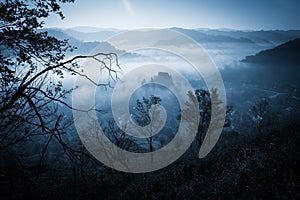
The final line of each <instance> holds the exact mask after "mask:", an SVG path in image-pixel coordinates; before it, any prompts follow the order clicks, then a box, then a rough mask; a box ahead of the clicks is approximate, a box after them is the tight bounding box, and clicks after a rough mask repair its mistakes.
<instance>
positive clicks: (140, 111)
mask: <svg viewBox="0 0 300 200" xmlns="http://www.w3.org/2000/svg"><path fill="white" fill-rule="evenodd" d="M161 101H162V100H161V98H159V97H157V96H154V95H151V96H150V98H149V99H148V98H145V97H143V101H140V100H137V101H136V106H135V107H134V112H133V114H132V115H131V118H132V119H133V121H134V122H135V123H136V124H137V125H139V126H143V127H144V126H147V125H149V124H150V122H151V119H150V115H149V111H150V108H151V106H155V105H159V104H160V102H161ZM153 117H155V116H153ZM147 141H148V143H149V150H150V152H153V137H149V138H147Z"/></svg>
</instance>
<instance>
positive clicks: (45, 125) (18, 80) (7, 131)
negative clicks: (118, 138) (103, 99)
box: [0, 0, 118, 164]
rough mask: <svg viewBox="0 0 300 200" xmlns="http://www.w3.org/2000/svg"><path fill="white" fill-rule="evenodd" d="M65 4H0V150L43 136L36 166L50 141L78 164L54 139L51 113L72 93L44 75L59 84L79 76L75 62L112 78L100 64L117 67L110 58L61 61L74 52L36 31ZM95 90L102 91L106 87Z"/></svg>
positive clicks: (57, 130)
mask: <svg viewBox="0 0 300 200" xmlns="http://www.w3.org/2000/svg"><path fill="white" fill-rule="evenodd" d="M71 2H74V0H44V1H40V0H14V1H13V0H5V1H1V2H0V85H1V88H0V150H4V149H5V151H9V147H11V146H14V145H16V144H17V143H20V142H22V141H26V140H27V139H28V138H29V137H31V136H35V135H36V136H37V135H49V137H48V138H47V142H46V145H45V146H44V147H43V150H42V155H41V161H42V159H43V157H44V155H45V152H46V150H47V148H48V146H49V143H50V141H51V140H52V139H54V138H55V139H56V140H57V141H58V142H59V143H60V144H61V145H62V147H63V149H64V150H65V151H66V153H67V154H68V156H69V157H71V158H74V159H77V160H79V161H80V158H79V157H77V156H76V153H77V151H73V149H72V148H70V147H69V146H68V145H67V144H66V143H65V142H64V141H63V139H62V137H61V136H60V134H61V131H62V129H64V126H62V124H63V122H62V119H63V117H62V115H61V114H60V112H59V111H58V107H57V106H58V104H62V105H65V106H67V107H68V108H72V107H71V106H70V105H69V104H67V103H66V102H64V98H65V97H66V95H67V94H69V93H70V92H71V91H72V90H73V89H74V88H73V89H70V90H66V89H64V87H63V84H62V81H54V80H56V79H54V78H51V76H50V74H53V75H56V76H58V77H59V78H64V73H68V74H71V75H80V76H84V74H83V73H82V71H81V69H80V66H79V65H78V64H77V61H78V60H80V59H94V60H96V61H97V62H98V63H99V68H100V67H101V68H104V69H107V70H108V71H109V74H110V75H111V76H114V75H116V71H115V70H113V69H112V66H111V65H112V63H111V62H104V61H103V60H115V61H116V62H115V63H116V65H117V66H118V63H117V56H116V54H113V53H109V54H103V53H98V54H96V55H88V56H81V55H79V56H75V57H73V58H70V59H66V57H65V54H66V52H67V51H73V49H74V48H75V47H72V46H70V45H69V44H68V41H67V40H63V41H62V40H58V39H57V38H55V37H51V36H49V35H48V33H47V32H46V31H43V30H42V29H41V28H43V24H44V22H43V20H44V19H46V18H47V17H49V16H50V15H51V14H52V13H54V14H58V15H59V16H60V17H61V19H63V18H64V16H63V14H62V12H61V10H60V4H61V3H71ZM107 63H109V64H107ZM87 78H88V77H87ZM97 85H99V86H101V85H102V86H107V85H108V83H107V84H106V83H104V84H97ZM14 155H17V154H15V153H14ZM41 161H40V164H41Z"/></svg>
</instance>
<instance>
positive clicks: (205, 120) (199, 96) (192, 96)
mask: <svg viewBox="0 0 300 200" xmlns="http://www.w3.org/2000/svg"><path fill="white" fill-rule="evenodd" d="M211 95H212V96H211ZM188 96H189V101H190V103H191V102H193V101H196V100H197V102H198V109H199V123H198V129H197V135H196V142H197V146H198V147H200V145H201V144H202V142H203V140H204V138H205V135H206V132H207V130H208V127H209V124H210V121H211V114H212V113H211V108H212V104H211V98H214V99H215V104H216V105H213V106H215V108H216V113H215V115H216V116H218V112H220V113H221V112H223V110H222V109H223V108H220V107H219V104H221V103H222V102H221V101H220V100H219V97H218V93H217V89H212V90H211V94H210V92H209V91H208V90H205V89H196V90H195V91H194V93H192V92H189V93H188ZM187 105H189V104H187ZM193 107H194V103H192V104H191V105H190V106H188V108H187V109H186V110H181V112H192V110H190V109H192V108H193ZM231 112H232V107H231V106H228V107H227V109H226V118H225V124H224V127H229V126H230V125H231V119H230V117H228V116H229V114H230V113H231ZM177 119H178V120H180V119H181V115H179V116H178V117H177ZM214 120H215V121H214V123H218V122H217V121H216V120H217V119H214Z"/></svg>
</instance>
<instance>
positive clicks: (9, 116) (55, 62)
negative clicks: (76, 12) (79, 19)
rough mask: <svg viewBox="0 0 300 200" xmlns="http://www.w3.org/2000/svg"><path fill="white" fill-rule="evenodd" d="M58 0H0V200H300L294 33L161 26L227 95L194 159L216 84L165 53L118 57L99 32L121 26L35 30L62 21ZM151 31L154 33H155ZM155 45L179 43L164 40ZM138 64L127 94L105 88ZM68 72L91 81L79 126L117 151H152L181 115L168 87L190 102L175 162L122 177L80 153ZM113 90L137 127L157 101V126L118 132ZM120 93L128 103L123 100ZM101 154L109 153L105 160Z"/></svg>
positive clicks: (298, 62) (299, 90)
mask: <svg viewBox="0 0 300 200" xmlns="http://www.w3.org/2000/svg"><path fill="white" fill-rule="evenodd" d="M64 3H73V0H59V1H56V0H44V1H38V0H31V1H28V0H18V1H10V0H7V1H0V65H1V66H0V84H1V87H0V199H299V198H300V192H299V191H300V176H299V165H298V164H299V158H300V146H299V144H300V138H299V131H300V122H299V119H300V84H299V83H300V68H299V67H300V56H299V55H300V30H284V31H283V30H261V31H257V30H256V31H254V30H248V31H240V30H231V29H228V30H227V29H204V28H199V29H185V28H180V27H172V28H168V30H170V31H175V32H178V33H180V34H182V35H185V36H186V37H189V38H191V39H192V40H193V41H195V43H197V44H199V45H200V46H201V47H202V48H203V49H204V51H205V52H206V53H207V54H208V55H209V57H210V58H211V60H212V61H213V63H214V64H215V65H216V66H217V68H218V70H219V72H220V74H221V77H222V79H223V82H224V86H225V90H226V100H227V105H226V117H225V120H224V125H223V130H222V133H221V136H220V138H219V140H218V142H217V144H216V145H215V146H214V148H213V149H212V151H210V152H209V153H208V155H207V156H205V157H204V158H201V159H199V157H198V152H199V149H200V148H201V145H202V144H203V142H204V140H205V138H206V137H205V136H206V133H207V130H208V128H209V125H210V122H211V120H214V119H213V118H212V117H211V116H212V107H213V106H218V105H213V103H212V99H213V98H214V99H218V98H219V91H218V89H217V88H208V87H207V86H206V84H205V80H204V79H203V78H202V76H201V74H199V73H195V71H193V67H192V66H191V65H190V64H189V63H188V62H187V61H186V60H183V59H181V58H180V57H178V56H177V55H176V54H174V53H172V52H167V51H157V50H154V49H137V50H136V51H131V52H128V51H126V50H124V49H121V48H118V47H116V46H115V45H114V44H112V43H110V41H111V40H110V39H109V38H111V37H113V36H114V35H116V34H120V33H123V32H125V31H126V30H122V29H104V28H93V29H92V30H91V29H89V27H74V28H48V27H45V26H44V20H45V19H47V18H48V17H49V16H50V15H57V16H58V17H59V18H60V19H61V20H63V19H64V15H63V10H62V9H61V8H60V4H64ZM75 3H76V2H75ZM151 34H153V38H154V37H155V38H157V37H158V36H157V35H159V34H160V30H157V31H153V32H151ZM149 38H150V39H149V40H150V42H151V38H152V36H151V35H150V36H149ZM155 42H156V43H159V44H161V45H165V46H172V45H173V46H180V45H183V44H180V43H179V41H178V40H175V39H174V38H170V39H169V40H159V41H155ZM86 63H92V64H93V67H94V69H95V73H99V74H100V75H101V76H100V75H99V76H100V78H99V80H96V81H94V80H93V79H92V78H91V77H90V75H89V74H88V73H87V72H86V71H85V68H84V66H85V65H86ZM151 63H154V64H163V65H165V66H168V67H170V68H172V69H173V70H176V71H177V72H178V73H180V74H181V75H182V76H183V77H184V78H185V79H186V80H188V82H189V84H190V85H191V87H192V90H185V89H184V88H185V87H183V86H181V85H180V84H178V83H177V82H176V79H175V75H173V74H172V72H169V71H166V70H161V71H158V72H153V70H152V69H151ZM141 65H143V66H146V67H148V68H147V70H146V71H145V72H144V73H143V74H141V73H140V74H138V75H137V76H136V77H134V78H136V81H137V82H138V85H137V86H136V89H135V90H134V92H133V93H132V94H131V93H130V92H128V91H127V90H126V89H123V90H122V92H120V91H119V93H117V94H114V87H115V86H116V84H118V82H120V81H121V79H122V76H124V74H126V73H127V72H129V71H131V70H132V69H135V67H137V66H141ZM99 71H100V72H101V73H100V72H99ZM77 78H80V79H82V80H86V81H87V82H90V83H92V84H93V85H94V86H95V88H96V89H95V97H94V101H95V106H94V107H92V108H91V110H93V112H95V113H96V119H95V121H94V122H93V121H91V122H90V123H89V124H88V125H86V127H88V128H87V129H88V130H86V131H87V132H89V133H97V132H98V131H99V127H98V126H96V125H95V123H96V122H97V124H100V126H101V129H102V130H103V133H104V135H105V137H107V138H108V139H109V140H110V141H111V142H112V143H113V144H115V145H116V146H118V147H119V148H121V149H124V150H126V151H130V152H136V153H147V152H155V151H157V150H159V149H161V148H163V147H164V146H166V145H168V143H170V141H172V140H173V138H174V137H175V135H176V133H177V131H178V129H179V128H178V127H179V126H180V122H181V121H182V118H183V116H184V115H185V114H186V113H189V112H191V111H190V110H189V109H188V108H181V106H180V102H179V100H178V99H177V96H176V94H174V92H172V90H171V89H170V88H176V89H179V90H180V91H181V95H182V96H185V97H186V99H187V101H186V102H185V103H186V105H188V106H189V105H190V104H191V102H194V103H196V104H195V105H197V109H198V111H199V116H198V118H199V120H198V121H197V130H196V136H195V138H194V140H193V143H192V144H191V145H190V147H189V148H188V150H187V151H186V152H185V153H184V154H183V155H182V156H181V157H180V158H179V159H178V160H176V161H175V162H173V163H171V164H170V165H168V166H166V167H164V168H162V169H159V170H156V171H152V172H148V173H126V172H123V171H119V170H116V169H113V168H110V167H108V166H107V165H105V164H103V163H102V162H100V161H99V160H97V159H96V158H95V156H94V155H92V154H91V153H90V152H89V151H88V150H87V149H86V147H85V145H84V144H83V142H82V140H81V138H80V136H79V134H78V132H77V127H76V125H75V124H76V123H77V121H76V120H78V119H76V117H74V115H73V112H74V111H77V112H83V113H89V112H90V110H80V109H79V108H78V107H76V105H74V103H73V101H75V100H76V101H78V100H82V101H85V99H86V98H85V96H87V94H86V93H85V92H86V91H84V90H83V89H82V88H83V87H84V86H82V87H81V86H80V85H77V82H76V79H77ZM156 82H161V83H162V84H161V85H160V84H156ZM78 91H80V92H78ZM76 92H77V93H76ZM74 93H76V95H75V96H74V95H73V94H74ZM113 95H115V96H114V98H116V102H117V107H122V108H123V107H126V108H128V110H129V113H130V116H131V119H130V120H131V121H132V122H133V123H134V124H136V125H138V126H141V127H145V126H147V125H149V124H150V123H151V121H155V120H156V119H157V118H155V113H153V112H152V111H151V108H153V106H162V107H163V108H164V110H165V112H166V116H167V117H166V121H165V124H164V126H163V127H162V128H161V129H160V131H159V133H158V134H156V135H153V136H152V135H151V137H147V138H138V137H135V136H132V135H129V134H127V133H126V131H124V129H121V128H120V127H119V125H120V124H121V125H122V126H124V127H125V126H126V125H127V124H126V123H128V121H126V120H124V119H119V120H120V122H118V123H117V122H116V120H115V118H114V116H113V112H112V107H113V106H112V105H111V104H112V102H111V98H112V96H113ZM74 98H76V99H74ZM126 98H128V105H125V104H124V103H122V102H125V101H124V100H123V99H126ZM118 102H119V103H118ZM219 103H221V102H219ZM151 112H152V113H151ZM191 120H194V119H191ZM79 121H80V120H79ZM78 123H80V122H78ZM186 134H190V133H188V132H187V133H186ZM102 142H103V141H102ZM111 153H112V152H109V153H108V154H107V157H108V158H113V157H114V156H115V155H111ZM125 164H126V163H125ZM297 166H298V167H297Z"/></svg>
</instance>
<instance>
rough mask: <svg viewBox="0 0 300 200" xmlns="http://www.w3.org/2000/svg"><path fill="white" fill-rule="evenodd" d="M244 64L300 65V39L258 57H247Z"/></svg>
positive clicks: (269, 50)
mask: <svg viewBox="0 0 300 200" xmlns="http://www.w3.org/2000/svg"><path fill="white" fill-rule="evenodd" d="M242 61H243V62H248V63H257V64H269V65H293V66H299V65H300V38H297V39H294V40H290V41H288V42H286V43H283V44H281V45H279V46H276V47H275V48H272V49H267V50H264V51H261V52H259V53H257V54H256V55H251V56H246V58H245V59H243V60H242Z"/></svg>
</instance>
